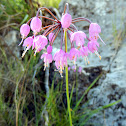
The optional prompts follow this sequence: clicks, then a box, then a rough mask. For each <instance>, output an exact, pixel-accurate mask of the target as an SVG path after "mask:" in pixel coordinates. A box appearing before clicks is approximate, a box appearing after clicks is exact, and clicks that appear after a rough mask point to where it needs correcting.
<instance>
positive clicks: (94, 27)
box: [89, 23, 101, 34]
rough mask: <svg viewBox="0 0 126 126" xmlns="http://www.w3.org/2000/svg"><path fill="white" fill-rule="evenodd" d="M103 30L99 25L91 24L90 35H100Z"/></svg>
mask: <svg viewBox="0 0 126 126" xmlns="http://www.w3.org/2000/svg"><path fill="white" fill-rule="evenodd" d="M100 32H101V28H100V26H99V25H98V24H97V23H91V24H90V26H89V33H98V34H99V33H100Z"/></svg>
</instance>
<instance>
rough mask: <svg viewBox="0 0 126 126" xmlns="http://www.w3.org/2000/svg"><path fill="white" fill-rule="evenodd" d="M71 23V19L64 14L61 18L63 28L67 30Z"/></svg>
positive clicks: (68, 15)
mask: <svg viewBox="0 0 126 126" xmlns="http://www.w3.org/2000/svg"><path fill="white" fill-rule="evenodd" d="M71 22H72V17H71V15H70V14H68V13H66V14H64V15H63V16H62V18H61V24H62V27H63V28H68V27H69V26H70V24H71Z"/></svg>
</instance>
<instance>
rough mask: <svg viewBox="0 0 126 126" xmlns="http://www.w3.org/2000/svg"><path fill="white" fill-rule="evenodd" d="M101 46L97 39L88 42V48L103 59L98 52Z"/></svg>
mask: <svg viewBox="0 0 126 126" xmlns="http://www.w3.org/2000/svg"><path fill="white" fill-rule="evenodd" d="M97 47H99V43H98V42H97V41H96V40H91V41H89V42H88V49H89V50H90V51H91V52H92V53H95V54H96V55H97V56H98V57H99V58H100V60H101V56H100V55H99V53H98V48H97Z"/></svg>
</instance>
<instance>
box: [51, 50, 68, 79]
mask: <svg viewBox="0 0 126 126" xmlns="http://www.w3.org/2000/svg"><path fill="white" fill-rule="evenodd" d="M67 57H68V54H67V53H65V52H64V51H63V50H62V49H60V50H59V51H58V52H56V53H55V55H54V57H53V59H54V60H55V66H56V68H57V70H58V71H59V73H60V75H61V77H62V73H63V70H64V67H65V66H67Z"/></svg>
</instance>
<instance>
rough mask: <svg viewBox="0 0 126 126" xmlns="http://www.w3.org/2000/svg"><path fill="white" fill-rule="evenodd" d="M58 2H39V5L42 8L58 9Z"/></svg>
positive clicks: (48, 0)
mask: <svg viewBox="0 0 126 126" xmlns="http://www.w3.org/2000/svg"><path fill="white" fill-rule="evenodd" d="M60 1H61V0H39V3H40V4H41V5H43V6H46V7H55V8H58V7H59V3H60Z"/></svg>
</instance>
